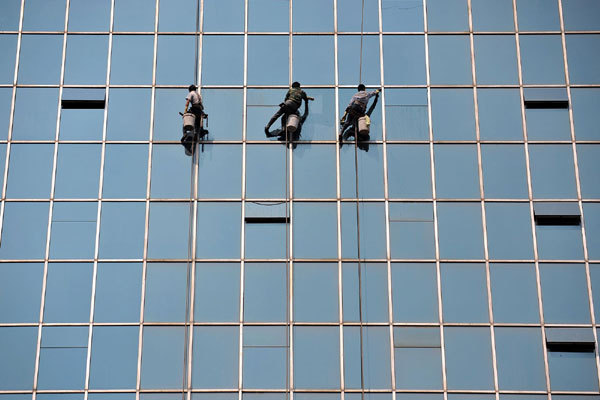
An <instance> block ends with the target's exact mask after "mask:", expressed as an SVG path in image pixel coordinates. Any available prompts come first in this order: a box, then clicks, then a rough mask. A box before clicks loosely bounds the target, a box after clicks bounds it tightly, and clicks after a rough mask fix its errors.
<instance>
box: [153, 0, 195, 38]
mask: <svg viewBox="0 0 600 400" xmlns="http://www.w3.org/2000/svg"><path fill="white" fill-rule="evenodd" d="M200 6H201V5H200V3H198V1H197V0H175V1H173V0H171V1H168V2H167V1H163V2H162V3H159V10H158V31H159V32H195V31H197V29H196V16H197V15H199V14H200V10H199V9H198V8H199V7H200Z"/></svg>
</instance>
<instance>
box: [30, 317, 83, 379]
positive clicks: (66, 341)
mask: <svg viewBox="0 0 600 400" xmlns="http://www.w3.org/2000/svg"><path fill="white" fill-rule="evenodd" d="M88 330H89V329H88V327H87V326H85V327H84V326H75V327H66V326H61V327H59V326H51V327H44V329H43V330H42V343H41V349H40V365H39V372H38V389H42V390H57V389H58V390H60V389H62V390H82V389H83V387H84V384H85V370H86V365H85V363H86V356H87V352H88V349H87V345H88Z"/></svg>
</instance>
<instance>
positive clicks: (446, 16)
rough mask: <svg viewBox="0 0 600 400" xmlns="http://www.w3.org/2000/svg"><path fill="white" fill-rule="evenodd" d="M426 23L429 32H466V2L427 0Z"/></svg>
mask: <svg viewBox="0 0 600 400" xmlns="http://www.w3.org/2000/svg"><path fill="white" fill-rule="evenodd" d="M427 23H428V25H429V30H430V31H441V32H444V31H447V32H453V31H455V32H458V31H463V32H465V31H468V30H469V17H468V10H467V0H450V1H448V0H429V1H428V2H427Z"/></svg>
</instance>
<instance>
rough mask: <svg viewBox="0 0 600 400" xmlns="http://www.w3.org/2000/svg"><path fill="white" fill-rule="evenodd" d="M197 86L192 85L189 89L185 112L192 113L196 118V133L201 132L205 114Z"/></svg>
mask: <svg viewBox="0 0 600 400" xmlns="http://www.w3.org/2000/svg"><path fill="white" fill-rule="evenodd" d="M197 89H198V88H197V87H196V85H190V86H189V87H188V91H189V93H188V95H187V97H186V98H185V110H184V113H186V112H190V113H192V114H194V115H195V116H196V126H195V127H194V128H195V130H196V132H197V133H198V132H199V129H200V121H201V119H202V114H203V112H204V105H203V104H202V96H200V93H198V92H197Z"/></svg>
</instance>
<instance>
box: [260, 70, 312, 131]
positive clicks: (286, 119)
mask: <svg viewBox="0 0 600 400" xmlns="http://www.w3.org/2000/svg"><path fill="white" fill-rule="evenodd" d="M302 100H304V107H305V114H306V116H308V101H309V100H314V98H312V97H308V96H307V95H306V92H304V90H302V89H300V83H299V82H294V83H292V87H291V89H290V90H288V92H287V94H286V95H285V100H284V102H283V103H281V104H279V110H277V112H276V113H275V114H274V115H273V117H271V120H270V121H269V123H267V126H265V135H267V137H275V136H280V135H281V134H284V133H285V131H286V128H287V131H288V132H289V133H294V132H296V131H297V130H299V129H301V125H302V123H303V122H304V119H306V118H304V119H303V118H301V117H300V115H299V114H298V109H299V108H300V106H301V105H302ZM279 117H281V130H275V131H273V132H270V131H269V129H270V128H271V125H273V124H274V123H275V121H277V118H279Z"/></svg>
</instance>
